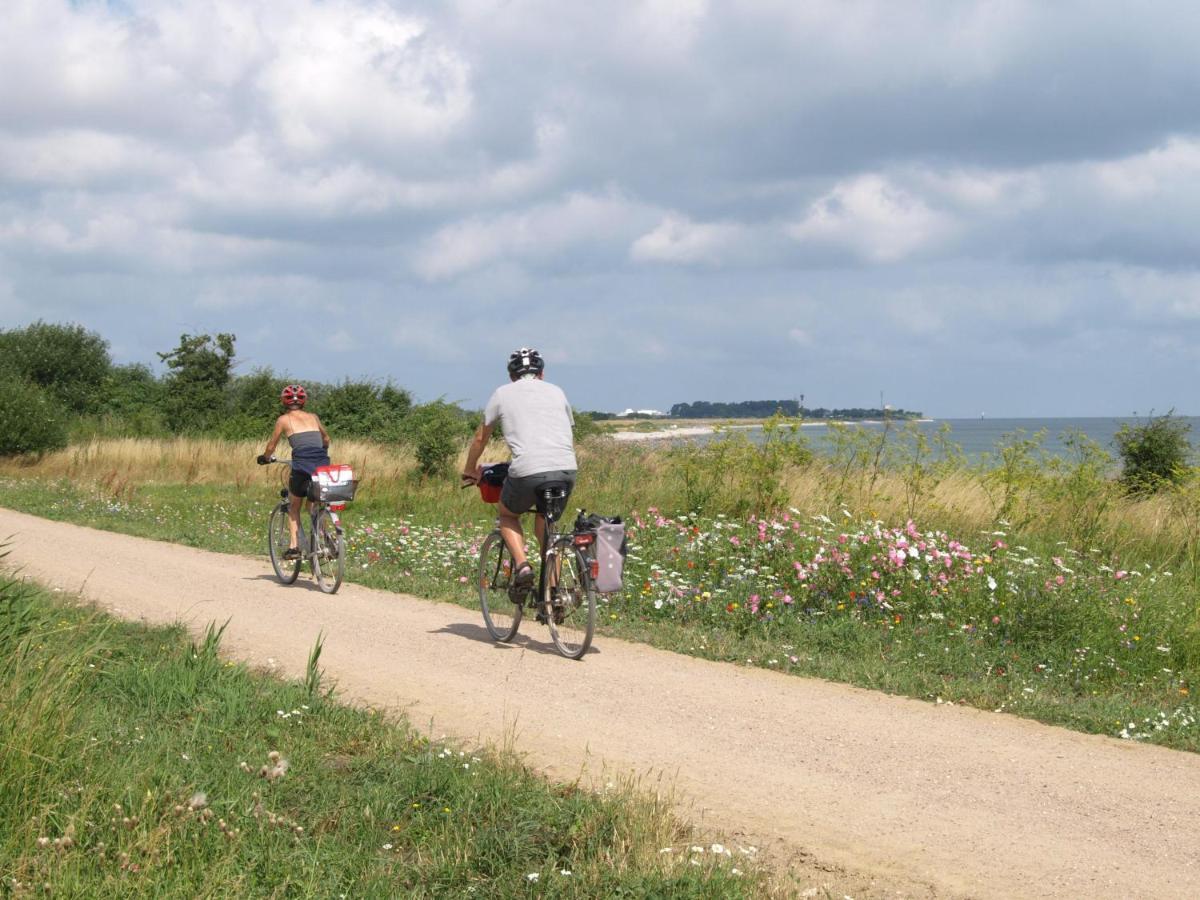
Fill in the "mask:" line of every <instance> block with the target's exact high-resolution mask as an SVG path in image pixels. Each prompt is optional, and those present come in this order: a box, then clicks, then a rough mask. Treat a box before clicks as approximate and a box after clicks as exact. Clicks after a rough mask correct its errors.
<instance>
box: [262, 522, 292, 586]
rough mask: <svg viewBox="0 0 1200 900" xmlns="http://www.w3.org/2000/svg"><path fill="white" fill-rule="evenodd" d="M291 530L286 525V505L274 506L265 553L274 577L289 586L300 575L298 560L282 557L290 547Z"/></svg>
mask: <svg viewBox="0 0 1200 900" xmlns="http://www.w3.org/2000/svg"><path fill="white" fill-rule="evenodd" d="M291 542H292V535H291V528H290V527H289V525H288V510H287V506H286V505H282V504H281V505H279V506H276V507H275V508H274V509H273V510H271V518H270V521H269V523H268V531H267V552H268V553H269V554H270V557H271V565H272V567H273V568H274V569H275V576H276V577H277V578H278V579H279V580H280V581H282V582H283V583H284V584H291V583H292V582H294V581H295V580H296V578H297V576H298V575H299V574H300V560H299V559H296V560H289V559H284V558H283V555H284V553H286V552H287V549H288V547H289V546H290V545H291Z"/></svg>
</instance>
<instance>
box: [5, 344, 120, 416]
mask: <svg viewBox="0 0 1200 900" xmlns="http://www.w3.org/2000/svg"><path fill="white" fill-rule="evenodd" d="M0 360H3V364H4V367H5V369H7V370H8V371H9V372H10V373H12V374H14V375H17V376H19V377H21V378H24V379H26V380H28V381H31V382H33V383H34V384H36V385H39V386H40V387H43V388H45V389H46V390H47V391H49V392H50V393H51V394H52V395H54V396H55V397H56V398H57V399H58V400H59V401H60V402H61V403H62V404H63V405H65V406H66V407H67V408H68V409H70V410H72V411H74V412H79V413H87V412H95V411H96V410H97V409H98V408H99V406H100V402H101V396H102V393H101V389H102V387H103V384H104V381H105V379H106V378H107V377H108V374H109V371H110V369H111V368H112V360H111V359H110V358H109V355H108V342H107V341H105V340H104V339H103V338H102V337H100V335H98V334H96V333H95V332H94V331H87V330H86V329H84V327H83V326H82V325H57V324H48V323H46V322H34V323H33V324H32V325H29V326H27V327H25V328H19V329H14V330H12V331H5V332H0Z"/></svg>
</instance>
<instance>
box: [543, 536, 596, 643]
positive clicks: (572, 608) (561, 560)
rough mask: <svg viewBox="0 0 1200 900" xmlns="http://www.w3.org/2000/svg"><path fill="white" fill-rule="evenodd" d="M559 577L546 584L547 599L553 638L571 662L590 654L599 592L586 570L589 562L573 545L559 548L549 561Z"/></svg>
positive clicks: (554, 572) (553, 571)
mask: <svg viewBox="0 0 1200 900" xmlns="http://www.w3.org/2000/svg"><path fill="white" fill-rule="evenodd" d="M547 564H548V565H552V569H551V573H552V574H553V575H554V576H556V577H554V578H553V579H547V581H551V580H553V581H555V582H556V583H554V584H547V587H546V593H545V598H544V599H545V600H548V601H549V617H550V623H549V624H550V637H551V639H552V640H553V641H554V646H556V647H557V648H558V651H559V652H560V653H561V654H562V655H563V656H566V657H569V658H570V659H578V658H579V657H581V656H583V654H585V653H586V652H587V649H588V647H589V646H591V643H592V634H593V632H594V630H595V627H596V592H595V591H594V590H593V588H592V581H591V578H590V576H589V573H588V569H587V561H586V560H585V559H584V558H583V556H582V555H581V554H580V553H579V552H578V551H576V550H575V549H574V548H573V547H571V546H570V545H559V546H557V547H555V548H554V551H553V553H552V554H551V555H550V556H549V557H548V558H547Z"/></svg>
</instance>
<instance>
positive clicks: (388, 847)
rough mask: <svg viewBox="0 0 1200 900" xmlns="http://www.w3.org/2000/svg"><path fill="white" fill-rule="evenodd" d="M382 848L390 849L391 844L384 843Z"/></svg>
mask: <svg viewBox="0 0 1200 900" xmlns="http://www.w3.org/2000/svg"><path fill="white" fill-rule="evenodd" d="M383 849H384V850H391V849H392V845H391V844H384V845H383Z"/></svg>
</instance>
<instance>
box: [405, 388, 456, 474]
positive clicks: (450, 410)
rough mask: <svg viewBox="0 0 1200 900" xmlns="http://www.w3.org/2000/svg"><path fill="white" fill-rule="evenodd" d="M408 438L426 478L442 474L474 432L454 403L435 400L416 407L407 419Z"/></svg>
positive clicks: (406, 433) (406, 431) (406, 435)
mask: <svg viewBox="0 0 1200 900" xmlns="http://www.w3.org/2000/svg"><path fill="white" fill-rule="evenodd" d="M404 431H405V437H406V439H407V441H408V442H409V443H410V444H412V447H413V452H414V453H415V454H416V457H417V465H418V466H419V467H420V470H421V474H423V475H441V474H444V473H445V472H446V470H447V469H448V468H449V465H450V460H451V459H452V458H453V456H454V455H455V454H456V453H457V452H458V451H459V449H460V448H461V447H462V444H463V441H464V440H465V438H466V436H467V435H468V434H469V433H470V431H471V423H470V420H469V419H468V418H467V416H466V414H465V413H464V412H463V411H462V410H461V409H459V408H458V407H457V406H455V405H454V404H452V403H447V402H446V401H445V400H435V401H433V402H432V403H426V404H423V405H421V406H417V407H415V408H414V409H413V411H412V412H411V413H409V415H408V418H407V419H406V420H405V429H404Z"/></svg>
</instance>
